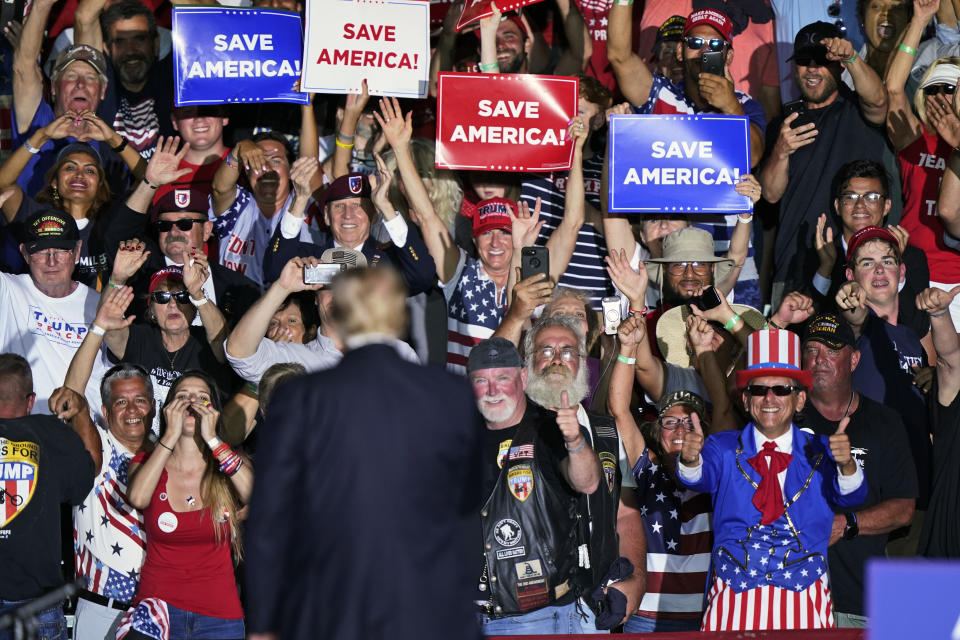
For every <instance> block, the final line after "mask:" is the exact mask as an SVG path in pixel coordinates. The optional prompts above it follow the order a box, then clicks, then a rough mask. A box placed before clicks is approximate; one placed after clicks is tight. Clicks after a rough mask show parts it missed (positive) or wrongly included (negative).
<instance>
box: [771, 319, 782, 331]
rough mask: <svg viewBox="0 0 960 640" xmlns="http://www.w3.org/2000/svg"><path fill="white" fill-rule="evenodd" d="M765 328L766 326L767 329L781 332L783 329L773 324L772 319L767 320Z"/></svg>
mask: <svg viewBox="0 0 960 640" xmlns="http://www.w3.org/2000/svg"><path fill="white" fill-rule="evenodd" d="M767 326H768V327H772V328H774V329H776V330H777V331H783V330H784V328H783V327H781V326H780V325H778V324H775V323H774V322H773V318H770V319H769V320H767Z"/></svg>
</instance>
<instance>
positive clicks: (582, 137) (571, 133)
mask: <svg viewBox="0 0 960 640" xmlns="http://www.w3.org/2000/svg"><path fill="white" fill-rule="evenodd" d="M528 40H529V38H528ZM589 124H590V123H588V122H585V121H584V119H583V116H579V115H578V116H573V120H571V121H570V124H569V126H568V127H567V137H568V138H570V139H571V140H573V144H574V145H575V148H576V149H583V143H584V142H586V140H587V136H588V135H589V134H590V126H589Z"/></svg>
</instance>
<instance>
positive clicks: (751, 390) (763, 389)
mask: <svg viewBox="0 0 960 640" xmlns="http://www.w3.org/2000/svg"><path fill="white" fill-rule="evenodd" d="M801 389H803V387H798V386H796V385H792V384H775V385H773V386H767V385H765V384H752V385H750V386H748V387H746V388H745V389H744V391H745V392H746V393H747V395H751V396H753V397H754V398H763V397H765V396H766V395H767V393H768V392H770V391H773V395H775V396H780V397H781V398H782V397H784V396H788V395H790V394H791V393H793V392H794V391H800V390H801Z"/></svg>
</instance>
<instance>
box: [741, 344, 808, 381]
mask: <svg viewBox="0 0 960 640" xmlns="http://www.w3.org/2000/svg"><path fill="white" fill-rule="evenodd" d="M800 364H801V363H800V337H799V336H798V335H797V334H795V333H794V332H792V331H784V330H777V329H762V330H760V331H754V332H753V333H751V334H750V337H749V338H748V340H747V368H746V369H743V370H741V371H737V387H739V388H742V387H745V386H747V383H748V382H750V381H751V380H753V379H754V378H763V377H766V376H777V377H783V378H793V379H794V380H796V381H797V382H798V383H800V384H801V385H803V386H804V387H806V388H808V389H809V388H810V387H811V386H812V385H813V376H811V375H810V372H809V371H804V370H803V369H802V368H801V367H800Z"/></svg>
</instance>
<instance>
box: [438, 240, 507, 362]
mask: <svg viewBox="0 0 960 640" xmlns="http://www.w3.org/2000/svg"><path fill="white" fill-rule="evenodd" d="M441 286H442V287H443V295H444V297H445V298H446V299H447V370H448V371H452V372H453V373H459V374H461V375H466V373H467V358H468V357H469V356H470V350H471V349H473V347H474V346H475V345H476V344H477V343H479V342H480V341H482V340H486V339H487V338H489V337H490V336H492V335H493V332H494V331H496V330H497V327H499V326H500V321H501V320H503V313H504V308H505V307H506V289H507V288H506V287H503V288H501V289H500V290H499V291H498V290H497V283H495V282H494V281H493V280H491V279H490V276H488V275H487V273H486V272H485V271H484V270H483V265H482V264H481V263H480V261H479V260H477V259H475V258H470V257H468V256H467V254H466V253H465V252H464V251H463V249H461V250H460V262H459V264H458V265H457V270H456V271H455V272H454V276H453V277H452V278H450V281H449V282H446V283H443V284H442V285H441Z"/></svg>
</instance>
